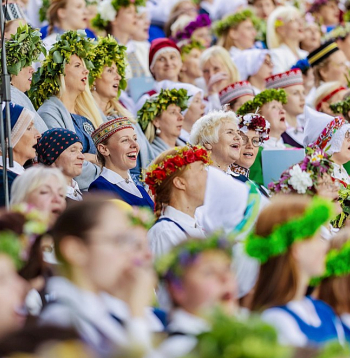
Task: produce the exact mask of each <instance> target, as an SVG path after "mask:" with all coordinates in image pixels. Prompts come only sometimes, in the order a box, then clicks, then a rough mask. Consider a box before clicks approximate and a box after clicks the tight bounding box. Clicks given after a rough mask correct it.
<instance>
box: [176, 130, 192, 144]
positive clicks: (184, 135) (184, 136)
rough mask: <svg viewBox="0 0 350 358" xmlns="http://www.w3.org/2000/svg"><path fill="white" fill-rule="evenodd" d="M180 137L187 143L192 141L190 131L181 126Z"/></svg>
mask: <svg viewBox="0 0 350 358" xmlns="http://www.w3.org/2000/svg"><path fill="white" fill-rule="evenodd" d="M179 139H180V140H182V141H183V142H185V143H187V142H190V133H188V132H187V131H186V130H185V129H183V128H181V133H180V136H179Z"/></svg>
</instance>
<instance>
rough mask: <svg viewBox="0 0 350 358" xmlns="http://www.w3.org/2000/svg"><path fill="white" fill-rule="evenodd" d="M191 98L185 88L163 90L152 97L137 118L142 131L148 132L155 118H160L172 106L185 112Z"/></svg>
mask: <svg viewBox="0 0 350 358" xmlns="http://www.w3.org/2000/svg"><path fill="white" fill-rule="evenodd" d="M189 98H190V97H189V96H188V95H187V90H185V89H183V88H181V89H176V88H174V89H171V90H169V89H161V90H160V92H159V93H158V94H156V95H154V96H152V97H150V98H149V99H148V100H147V101H146V102H145V104H144V105H143V106H142V108H141V109H140V110H139V111H138V112H137V118H138V121H139V123H140V126H141V128H142V130H143V131H146V129H147V127H148V125H149V124H150V123H152V122H153V120H154V118H156V117H157V116H160V115H161V114H162V112H164V111H166V110H167V108H168V107H169V106H170V105H171V104H175V105H176V106H178V107H180V108H181V111H184V110H185V109H186V108H187V102H188V99H189Z"/></svg>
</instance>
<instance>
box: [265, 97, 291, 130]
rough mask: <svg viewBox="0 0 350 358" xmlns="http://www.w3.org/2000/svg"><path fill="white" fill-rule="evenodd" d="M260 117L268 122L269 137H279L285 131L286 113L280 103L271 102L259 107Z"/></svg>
mask: <svg viewBox="0 0 350 358" xmlns="http://www.w3.org/2000/svg"><path fill="white" fill-rule="evenodd" d="M261 115H262V116H263V117H265V118H266V119H267V120H268V121H269V122H270V125H271V127H270V130H271V137H275V136H279V135H281V134H282V133H284V132H285V131H286V129H287V124H286V111H285V110H284V109H283V106H282V103H280V102H277V101H276V100H273V101H272V102H268V103H265V104H264V105H263V106H262V107H261Z"/></svg>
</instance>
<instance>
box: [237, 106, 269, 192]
mask: <svg viewBox="0 0 350 358" xmlns="http://www.w3.org/2000/svg"><path fill="white" fill-rule="evenodd" d="M238 120H239V123H238V128H239V130H240V135H241V138H242V148H241V153H240V156H239V159H238V160H236V162H235V163H234V164H232V165H231V171H232V173H233V175H234V176H235V178H236V179H238V180H240V181H242V182H244V183H245V182H247V181H249V182H251V183H254V182H253V181H252V180H250V179H249V172H250V167H251V166H252V165H253V164H254V162H255V160H256V158H257V156H258V155H259V156H261V151H262V144H263V142H264V141H265V140H268V139H269V132H270V123H269V122H268V121H267V120H266V119H265V118H264V117H263V116H261V115H260V114H253V113H248V114H246V115H244V116H239V117H238ZM254 184H255V185H257V186H258V189H259V191H260V193H261V194H262V195H264V196H266V197H269V194H268V191H267V189H266V188H264V187H263V186H262V185H260V184H257V183H254Z"/></svg>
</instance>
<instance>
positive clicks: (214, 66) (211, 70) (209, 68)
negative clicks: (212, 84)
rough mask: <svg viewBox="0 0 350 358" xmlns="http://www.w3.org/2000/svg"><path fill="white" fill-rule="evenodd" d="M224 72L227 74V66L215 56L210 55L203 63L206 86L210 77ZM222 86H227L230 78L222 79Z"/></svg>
mask: <svg viewBox="0 0 350 358" xmlns="http://www.w3.org/2000/svg"><path fill="white" fill-rule="evenodd" d="M220 72H222V73H226V74H229V70H228V68H227V66H226V65H225V64H224V63H223V62H222V61H221V59H220V58H219V57H217V56H212V57H211V58H210V59H209V60H208V61H207V62H206V63H205V64H204V65H203V77H204V80H205V83H206V85H207V86H208V84H209V81H210V79H211V77H212V76H213V75H215V74H217V73H220ZM221 82H222V86H221V87H222V88H225V87H227V86H228V85H230V84H231V79H228V80H223V81H221Z"/></svg>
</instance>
